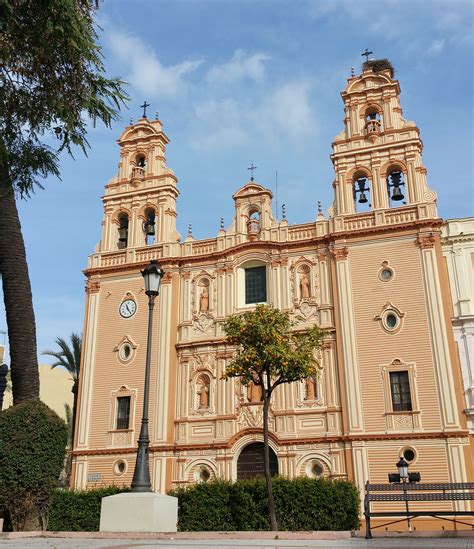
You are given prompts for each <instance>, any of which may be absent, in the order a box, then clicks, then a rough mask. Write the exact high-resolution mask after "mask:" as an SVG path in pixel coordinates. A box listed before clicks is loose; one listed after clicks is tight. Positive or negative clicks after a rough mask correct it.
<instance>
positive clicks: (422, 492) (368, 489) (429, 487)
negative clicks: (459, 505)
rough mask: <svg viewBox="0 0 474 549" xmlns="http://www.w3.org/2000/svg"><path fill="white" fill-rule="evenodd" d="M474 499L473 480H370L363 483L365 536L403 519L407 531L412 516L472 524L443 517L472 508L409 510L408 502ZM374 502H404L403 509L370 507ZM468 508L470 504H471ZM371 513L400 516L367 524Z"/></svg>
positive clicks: (382, 515)
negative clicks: (383, 482) (393, 481)
mask: <svg viewBox="0 0 474 549" xmlns="http://www.w3.org/2000/svg"><path fill="white" fill-rule="evenodd" d="M472 500H474V482H445V483H424V484H423V483H414V482H397V483H393V484H370V483H369V482H367V483H366V485H365V498H364V515H365V537H366V539H370V538H372V530H374V529H375V528H381V527H383V526H389V525H390V524H396V523H397V522H402V521H404V520H406V521H407V524H408V529H409V530H410V531H411V520H412V519H414V518H416V517H435V518H440V519H443V520H449V521H451V522H454V523H458V524H465V525H467V526H471V527H472V528H474V525H473V524H472V523H468V522H463V521H461V520H456V519H449V518H446V517H455V516H463V517H465V516H474V511H473V510H471V511H460V510H456V509H449V510H439V511H438V510H436V511H417V510H410V508H409V503H410V502H412V501H472ZM374 501H378V502H384V503H387V502H392V501H403V502H405V511H401V510H400V511H371V509H370V504H371V503H372V502H374ZM471 509H472V508H471ZM375 517H403V518H401V519H397V520H393V521H391V522H387V523H384V524H379V525H377V526H374V527H371V524H370V520H371V519H372V518H375Z"/></svg>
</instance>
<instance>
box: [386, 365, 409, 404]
mask: <svg viewBox="0 0 474 549" xmlns="http://www.w3.org/2000/svg"><path fill="white" fill-rule="evenodd" d="M390 390H391V393H392V407H393V411H394V412H411V410H412V406H411V394H410V381H409V379H408V372H390Z"/></svg>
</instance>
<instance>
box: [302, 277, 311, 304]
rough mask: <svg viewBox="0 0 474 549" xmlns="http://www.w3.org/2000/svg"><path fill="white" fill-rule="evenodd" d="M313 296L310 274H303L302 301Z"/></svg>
mask: <svg viewBox="0 0 474 549" xmlns="http://www.w3.org/2000/svg"><path fill="white" fill-rule="evenodd" d="M310 295H311V289H310V285H309V278H308V274H307V273H305V272H303V273H301V276H300V296H301V299H307V298H309V297H310Z"/></svg>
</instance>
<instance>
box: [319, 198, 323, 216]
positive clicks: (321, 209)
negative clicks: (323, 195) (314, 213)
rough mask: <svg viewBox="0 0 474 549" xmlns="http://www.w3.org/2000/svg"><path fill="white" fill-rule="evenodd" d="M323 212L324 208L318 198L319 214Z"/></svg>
mask: <svg viewBox="0 0 474 549" xmlns="http://www.w3.org/2000/svg"><path fill="white" fill-rule="evenodd" d="M322 213H323V208H322V206H321V200H318V214H322Z"/></svg>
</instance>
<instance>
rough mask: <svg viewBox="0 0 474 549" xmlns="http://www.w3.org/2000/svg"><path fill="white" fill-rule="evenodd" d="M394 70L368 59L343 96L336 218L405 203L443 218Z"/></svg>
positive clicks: (422, 214) (420, 214) (335, 160)
mask: <svg viewBox="0 0 474 549" xmlns="http://www.w3.org/2000/svg"><path fill="white" fill-rule="evenodd" d="M393 72H394V71H393V67H392V65H391V63H390V62H389V61H388V60H387V59H382V60H370V61H366V62H365V63H364V64H363V72H362V74H361V75H360V76H352V77H351V78H349V79H348V81H347V82H348V83H347V87H346V89H345V90H344V91H343V92H342V94H341V95H342V100H343V101H344V112H345V117H344V130H343V131H342V132H341V133H340V134H339V135H338V136H336V138H335V139H334V142H333V144H332V147H333V154H332V155H331V159H332V162H333V164H334V168H335V172H336V177H335V181H334V185H333V186H334V189H335V201H334V216H335V217H338V216H346V215H350V214H356V213H361V212H378V211H379V212H380V211H383V210H387V209H392V208H403V207H404V206H410V207H413V206H418V208H417V209H418V218H435V217H437V211H436V193H435V192H434V191H431V190H430V189H429V188H428V186H427V182H426V168H425V167H424V166H423V163H422V158H421V154H422V150H423V143H422V141H421V139H420V132H419V129H418V128H417V126H416V124H415V123H414V122H411V121H409V120H405V119H404V118H403V116H402V109H401V106H400V100H399V95H400V84H399V82H398V81H397V80H394V79H393ZM382 217H383V214H381V215H378V216H377V215H376V219H377V221H378V222H376V224H380V222H382V223H383V219H382ZM336 225H337V223H336Z"/></svg>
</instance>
